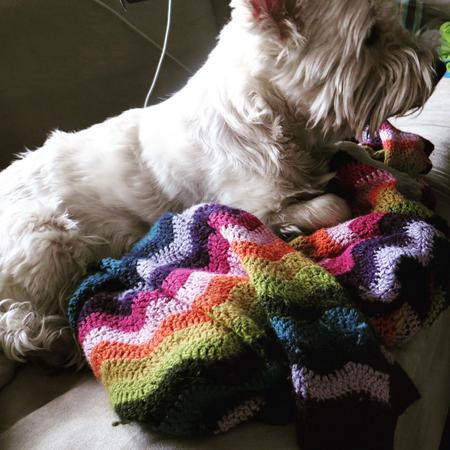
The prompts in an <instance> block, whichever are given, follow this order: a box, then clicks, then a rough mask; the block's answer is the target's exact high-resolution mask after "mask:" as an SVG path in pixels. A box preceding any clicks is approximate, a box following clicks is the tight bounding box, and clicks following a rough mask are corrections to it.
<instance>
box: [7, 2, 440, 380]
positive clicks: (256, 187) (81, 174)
mask: <svg viewBox="0 0 450 450" xmlns="http://www.w3.org/2000/svg"><path fill="white" fill-rule="evenodd" d="M232 6H233V14H232V20H231V21H230V23H229V24H228V25H227V26H226V27H225V28H224V30H223V31H222V33H221V35H220V39H219V42H218V44H217V46H216V48H215V50H214V51H213V52H212V53H211V55H210V56H209V58H208V60H207V62H206V64H205V65H204V66H203V67H202V68H201V69H200V70H199V71H198V73H197V74H196V75H195V76H194V77H193V78H192V79H191V80H190V81H189V82H188V83H187V85H186V87H185V88H184V89H182V90H181V91H179V92H178V93H177V94H175V95H174V96H173V97H171V98H170V99H169V100H167V101H165V102H163V103H161V104H159V105H156V106H152V107H149V108H146V109H133V110H129V111H126V112H124V113H123V114H121V115H120V116H118V117H115V118H112V119H109V120H106V121H105V122H104V123H101V124H99V125H94V126H93V127H91V128H88V129H86V130H83V131H80V132H77V133H63V132H61V131H55V132H54V133H53V134H52V135H51V136H50V138H49V139H48V140H47V142H46V143H45V145H44V146H43V147H42V148H40V149H38V150H36V151H33V152H28V153H26V154H24V155H23V156H22V158H21V159H20V160H18V161H16V162H14V163H13V164H11V166H10V167H9V168H7V169H6V170H5V171H3V172H2V173H1V175H0V300H1V301H0V349H2V351H3V353H4V355H6V357H7V358H8V359H11V360H18V361H23V360H26V359H30V358H32V357H33V355H40V357H41V356H42V354H40V352H41V353H42V352H43V353H45V352H47V355H46V357H47V358H49V357H51V358H53V359H54V361H53V362H54V363H56V364H62V363H69V364H70V363H74V362H75V361H76V360H77V350H76V346H75V345H74V343H73V342H72V336H71V333H70V331H69V330H68V328H67V323H66V320H65V318H64V317H65V307H66V301H67V297H68V295H69V293H70V291H71V290H72V289H73V288H74V286H75V285H76V284H77V282H79V280H80V278H81V277H82V276H83V274H84V272H85V271H86V268H87V266H88V265H89V264H90V263H92V262H95V261H97V260H98V259H99V258H101V257H102V256H105V255H113V256H114V255H119V254H121V253H122V252H124V251H125V250H127V249H128V248H129V247H130V245H131V244H132V243H133V242H135V241H136V240H137V239H139V238H140V237H141V236H142V235H143V234H144V233H145V232H146V230H147V229H148V227H149V225H150V224H151V223H152V222H153V221H154V220H155V219H156V218H157V217H158V216H159V215H160V214H161V213H162V212H163V211H166V210H175V211H177V210H181V209H183V208H186V207H188V206H191V205H193V204H196V203H200V202H220V203H224V204H227V205H232V206H235V207H239V208H243V209H245V210H248V211H250V212H252V213H254V214H256V215H257V216H258V217H259V218H261V219H262V220H263V221H265V222H266V223H268V224H270V225H272V226H274V227H275V228H282V227H287V228H289V227H290V226H294V227H296V228H299V229H302V230H312V229H316V228H318V227H321V226H327V225H331V224H334V223H337V222H339V221H342V220H344V219H345V218H346V217H347V216H348V209H347V207H346V205H345V203H344V202H343V201H342V200H340V199H339V198H338V197H336V196H333V195H331V194H325V195H323V193H324V189H325V186H326V184H327V182H328V181H329V179H330V178H331V176H332V174H330V173H329V170H328V168H327V159H328V156H327V155H328V154H329V152H327V151H326V150H327V149H329V148H331V147H332V144H333V143H334V142H336V141H339V140H342V139H344V138H346V137H349V136H354V135H357V134H358V133H360V132H361V130H362V129H363V127H364V126H365V125H366V124H367V123H369V124H370V125H371V127H372V129H375V128H376V127H377V126H378V125H379V124H380V122H381V121H382V120H384V119H386V118H387V117H389V116H392V115H398V114H402V113H405V112H407V111H409V110H410V109H411V108H414V107H417V106H419V105H422V104H423V103H424V102H425V100H426V99H427V98H428V96H429V95H430V93H431V91H432V87H433V86H432V78H433V70H432V64H433V55H432V53H431V51H430V50H428V49H427V48H426V47H425V46H424V45H423V44H421V43H420V42H419V41H417V40H416V39H415V38H414V37H413V36H411V35H410V34H409V33H408V32H406V31H405V30H404V29H402V27H401V25H400V23H399V22H398V19H397V14H396V11H395V7H394V5H393V2H391V1H386V0H383V1H382V0H233V1H232ZM0 357H1V355H0ZM0 382H1V380H0Z"/></svg>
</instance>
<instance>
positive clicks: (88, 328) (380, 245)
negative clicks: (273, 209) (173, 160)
mask: <svg viewBox="0 0 450 450" xmlns="http://www.w3.org/2000/svg"><path fill="white" fill-rule="evenodd" d="M383 127H384V128H383ZM383 127H382V130H380V133H379V135H378V136H376V137H375V139H369V138H368V136H366V138H365V144H370V145H371V147H372V151H374V152H377V151H380V150H379V148H381V147H382V148H383V149H384V150H383V151H384V154H385V155H386V156H385V158H386V159H389V158H390V159H389V162H391V161H392V162H394V161H400V162H399V164H400V163H401V164H403V163H404V164H405V165H406V166H407V167H408V168H413V172H414V174H417V173H422V172H423V171H426V170H428V169H429V167H430V166H429V165H428V164H427V163H428V162H429V161H428V155H429V151H430V150H431V148H430V147H429V143H427V142H426V141H425V140H423V139H421V138H419V137H417V136H413V135H412V136H409V135H408V134H405V133H401V132H399V131H398V130H396V129H395V128H394V127H392V125H390V124H384V125H383ZM383 129H384V131H383ZM388 141H389V142H390V144H389V145H388ZM361 151H364V150H363V149H362V150H361ZM396 152H399V153H401V154H402V155H404V157H403V156H400V155H398V154H396ZM380 155H381V153H379V154H378V156H379V157H381V156H380ZM388 155H389V156H388ZM404 158H409V159H413V160H414V161H408V162H406V161H403V159H404ZM338 164H339V167H338V174H337V179H338V180H339V182H340V188H341V190H342V193H343V195H344V196H345V198H346V199H347V200H348V202H349V203H350V205H351V206H352V208H353V210H354V211H355V214H357V217H355V218H354V219H353V220H351V221H349V222H346V223H343V224H340V225H338V226H336V227H333V228H328V229H322V230H319V231H317V232H316V233H314V234H312V235H310V236H301V237H298V238H296V239H295V240H294V241H292V242H290V243H286V242H284V241H282V240H281V239H280V238H278V237H277V236H276V235H275V234H273V232H272V231H271V230H270V229H269V228H267V227H266V226H265V225H263V224H262V223H261V222H260V221H259V220H258V219H257V218H255V217H254V216H252V215H251V214H249V213H247V212H245V211H240V210H237V209H233V208H229V207H227V206H223V205H216V204H203V205H198V206H194V207H192V208H190V209H188V210H187V211H185V212H183V213H181V214H174V213H166V214H164V215H163V216H162V217H161V218H160V220H159V221H158V222H157V223H156V224H155V225H154V226H153V227H152V229H151V231H150V232H149V233H148V234H147V235H146V236H145V237H144V238H143V239H142V240H141V241H139V242H138V243H137V244H136V245H135V246H134V248H133V249H132V250H131V252H130V253H128V254H126V255H125V256H123V257H122V258H120V259H111V258H107V259H104V260H102V262H101V263H100V266H99V267H98V270H97V271H96V272H95V273H93V274H92V275H90V276H89V277H88V278H86V279H85V280H84V282H83V283H82V284H81V285H80V287H79V288H78V289H77V291H76V292H75V293H74V294H73V296H72V298H71V300H70V304H69V311H68V313H69V319H70V322H71V325H72V327H73V329H74V330H75V332H76V335H77V338H78V341H79V343H80V345H81V347H82V348H83V351H84V353H85V356H86V359H87V361H88V363H89V365H90V366H91V368H92V370H93V372H94V374H95V375H96V377H97V378H98V379H99V380H100V381H101V382H102V383H103V384H104V386H105V387H106V389H107V391H108V394H109V397H110V401H111V403H112V405H113V407H114V408H115V410H116V412H117V414H118V415H119V417H120V418H121V419H122V420H124V421H130V420H131V421H137V422H141V423H144V424H146V426H148V427H150V428H151V429H153V430H156V431H160V432H165V433H170V434H175V435H185V436H186V435H197V434H215V433H221V432H225V431H228V430H229V429H231V428H233V427H235V426H237V425H238V424H240V423H242V422H244V421H247V420H249V419H251V418H257V419H261V420H265V421H269V422H273V423H277V422H285V421H288V420H296V423H297V430H298V439H299V444H300V446H301V448H302V449H331V448H333V449H336V448H346V449H355V450H356V449H358V450H361V449H366V450H371V449H374V450H375V449H377V450H380V449H383V450H384V449H385V450H388V449H389V450H391V449H392V447H393V434H394V430H395V426H396V422H397V418H398V417H399V415H400V414H401V413H402V412H403V411H404V410H405V409H406V408H407V407H408V406H409V405H410V404H411V403H412V402H413V401H415V400H416V399H417V398H418V397H419V393H418V392H417V390H416V388H415V387H414V385H413V383H412V382H411V381H410V379H409V378H408V376H407V374H406V373H405V372H404V371H403V370H402V369H401V367H400V366H398V365H397V364H396V363H395V361H394V358H393V357H392V355H391V353H390V352H389V347H391V346H393V345H398V344H401V343H403V342H405V341H406V340H408V339H410V338H411V337H412V336H414V335H415V334H416V333H417V332H418V331H419V330H420V329H421V328H422V327H424V326H426V325H429V324H430V323H432V322H433V320H434V319H435V318H436V317H437V316H438V315H439V313H440V312H441V311H442V310H443V309H444V308H446V307H447V306H448V300H449V292H450V280H449V279H450V277H449V276H448V268H449V267H450V242H449V240H448V237H447V234H446V233H447V228H446V224H445V223H444V222H443V221H442V220H441V219H439V218H438V217H436V216H435V215H434V213H433V212H432V211H431V210H430V209H428V208H427V207H426V206H425V205H423V204H422V203H418V202H415V201H411V200H407V199H406V198H404V197H403V196H402V195H401V194H400V193H399V191H398V190H397V189H396V180H395V178H393V177H392V175H390V174H389V173H388V172H387V171H383V170H378V169H374V168H373V167H369V166H366V165H363V164H360V163H357V162H355V161H353V160H348V159H346V160H344V161H341V162H339V163H338Z"/></svg>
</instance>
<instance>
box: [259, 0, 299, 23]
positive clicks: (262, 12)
mask: <svg viewBox="0 0 450 450" xmlns="http://www.w3.org/2000/svg"><path fill="white" fill-rule="evenodd" d="M296 3H297V0H250V4H251V6H252V9H253V17H254V18H255V19H257V20H261V19H263V18H265V17H271V18H272V19H275V20H281V19H283V18H285V17H286V16H289V15H290V13H293V11H294V8H295V6H296Z"/></svg>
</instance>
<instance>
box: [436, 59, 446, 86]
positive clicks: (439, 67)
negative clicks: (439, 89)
mask: <svg viewBox="0 0 450 450" xmlns="http://www.w3.org/2000/svg"><path fill="white" fill-rule="evenodd" d="M446 72H447V66H446V65H445V64H444V63H443V62H442V61H441V60H440V59H439V58H436V62H435V64H434V73H435V75H434V83H435V84H437V83H438V82H439V80H440V79H441V78H442V77H443V76H444V75H445V73H446Z"/></svg>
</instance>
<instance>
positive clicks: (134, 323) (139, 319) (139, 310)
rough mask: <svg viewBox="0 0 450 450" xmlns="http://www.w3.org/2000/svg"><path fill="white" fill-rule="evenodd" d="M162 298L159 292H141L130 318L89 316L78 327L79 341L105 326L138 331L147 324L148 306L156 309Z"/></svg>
mask: <svg viewBox="0 0 450 450" xmlns="http://www.w3.org/2000/svg"><path fill="white" fill-rule="evenodd" d="M160 297H163V294H162V293H161V292H157V291H152V292H139V293H138V294H137V295H136V296H135V297H134V298H133V303H132V305H131V314H130V315H128V316H118V315H114V314H109V313H104V312H95V313H92V314H89V316H87V317H86V318H84V319H83V320H82V321H81V322H80V323H79V325H78V339H79V340H80V341H83V340H84V338H85V336H86V334H87V333H89V331H91V330H92V329H93V328H98V327H101V326H103V325H108V326H109V327H114V328H116V329H117V330H121V331H125V332H135V331H138V330H139V329H140V328H142V326H143V325H144V324H145V320H146V311H147V307H148V305H149V304H153V303H154V306H155V307H156V306H157V303H158V301H160Z"/></svg>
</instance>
